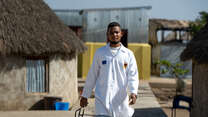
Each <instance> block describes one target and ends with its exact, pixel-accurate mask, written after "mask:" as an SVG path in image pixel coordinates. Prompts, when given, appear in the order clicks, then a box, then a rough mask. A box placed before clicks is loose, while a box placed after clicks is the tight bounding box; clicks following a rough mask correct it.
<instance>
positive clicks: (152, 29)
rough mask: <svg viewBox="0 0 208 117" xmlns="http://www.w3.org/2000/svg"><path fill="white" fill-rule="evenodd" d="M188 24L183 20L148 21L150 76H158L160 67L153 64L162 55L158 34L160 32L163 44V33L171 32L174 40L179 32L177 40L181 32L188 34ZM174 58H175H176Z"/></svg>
mask: <svg viewBox="0 0 208 117" xmlns="http://www.w3.org/2000/svg"><path fill="white" fill-rule="evenodd" d="M189 24H190V22H189V21H183V20H169V19H155V18H153V19H150V20H149V44H150V45H151V47H152V50H151V52H152V53H151V54H152V56H151V57H152V58H151V62H152V64H151V73H152V74H154V75H160V66H159V65H158V64H155V63H156V62H157V61H159V60H161V55H162V54H163V53H161V48H162V47H160V43H159V39H158V37H159V36H158V32H159V31H161V41H162V42H165V31H173V34H174V39H176V37H177V34H178V33H177V32H179V38H180V37H182V35H180V34H181V32H182V31H185V32H186V33H188V31H189ZM187 37H189V36H187ZM179 40H180V39H179ZM180 41H181V40H180ZM170 49H171V48H170ZM171 50H172V49H171ZM167 51H168V50H167ZM176 54H177V53H176ZM177 55H178V54H177ZM174 58H176V56H175V57H174ZM177 58H178V57H177ZM171 62H172V61H171Z"/></svg>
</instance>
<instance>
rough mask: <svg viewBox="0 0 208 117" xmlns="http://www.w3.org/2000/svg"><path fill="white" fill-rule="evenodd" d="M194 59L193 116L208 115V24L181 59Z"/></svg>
mask: <svg viewBox="0 0 208 117" xmlns="http://www.w3.org/2000/svg"><path fill="white" fill-rule="evenodd" d="M189 59H192V61H193V63H192V64H193V68H192V73H193V74H192V85H193V90H192V92H193V96H192V97H193V108H192V110H191V117H207V116H208V112H207V110H208V107H207V105H208V98H207V97H208V90H207V89H208V77H207V76H208V24H206V25H205V27H203V28H202V29H201V30H200V31H199V32H198V33H197V34H196V35H195V36H194V38H193V39H192V40H191V42H190V43H189V44H188V45H187V47H186V49H185V50H184V51H183V52H182V54H181V60H184V61H185V60H189Z"/></svg>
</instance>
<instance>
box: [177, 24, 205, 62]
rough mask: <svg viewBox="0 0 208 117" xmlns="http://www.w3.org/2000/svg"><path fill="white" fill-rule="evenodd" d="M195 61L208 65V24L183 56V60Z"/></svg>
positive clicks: (188, 46)
mask: <svg viewBox="0 0 208 117" xmlns="http://www.w3.org/2000/svg"><path fill="white" fill-rule="evenodd" d="M188 59H193V60H195V61H197V62H198V63H208V24H206V25H205V27H203V28H202V29H201V30H200V31H199V33H197V34H196V36H195V37H194V38H193V39H192V40H191V42H190V43H189V44H188V45H187V47H186V49H185V50H184V51H183V52H182V54H181V60H188Z"/></svg>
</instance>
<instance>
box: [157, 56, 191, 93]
mask: <svg viewBox="0 0 208 117" xmlns="http://www.w3.org/2000/svg"><path fill="white" fill-rule="evenodd" d="M156 64H159V65H160V66H162V70H161V73H162V74H165V73H170V74H171V76H172V77H173V78H175V79H176V95H177V92H182V91H183V90H184V88H185V82H184V81H183V80H182V77H183V76H184V75H185V74H187V73H188V72H189V70H187V69H182V68H181V66H183V64H182V63H181V62H178V63H176V64H173V63H171V62H170V61H167V60H161V61H158V62H156Z"/></svg>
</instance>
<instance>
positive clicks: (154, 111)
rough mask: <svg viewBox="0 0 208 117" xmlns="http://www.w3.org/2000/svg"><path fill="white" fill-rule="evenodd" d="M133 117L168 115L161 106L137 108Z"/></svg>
mask: <svg viewBox="0 0 208 117" xmlns="http://www.w3.org/2000/svg"><path fill="white" fill-rule="evenodd" d="M133 117H168V116H167V115H166V114H165V112H164V111H163V110H162V109H161V108H145V109H138V108H135V112H134V115H133Z"/></svg>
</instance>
